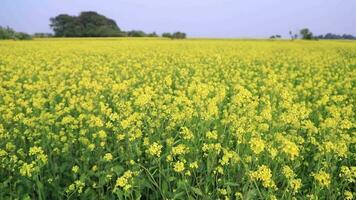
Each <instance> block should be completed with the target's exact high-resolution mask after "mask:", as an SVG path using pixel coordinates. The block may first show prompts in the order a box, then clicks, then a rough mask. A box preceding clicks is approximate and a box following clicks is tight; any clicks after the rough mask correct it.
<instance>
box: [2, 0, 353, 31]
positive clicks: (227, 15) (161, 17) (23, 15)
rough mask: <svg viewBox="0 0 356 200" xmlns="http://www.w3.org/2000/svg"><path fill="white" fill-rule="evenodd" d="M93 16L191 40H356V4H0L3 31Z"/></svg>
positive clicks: (140, 0) (220, 0) (298, 0)
mask: <svg viewBox="0 0 356 200" xmlns="http://www.w3.org/2000/svg"><path fill="white" fill-rule="evenodd" d="M89 10H92V11H97V12H99V13H100V14H103V15H105V16H107V17H109V18H112V19H114V20H115V21H116V22H117V24H118V25H119V26H120V28H121V29H123V30H131V29H140V30H143V31H146V32H152V31H156V32H157V33H162V32H165V31H169V32H172V31H177V30H180V31H184V32H186V33H187V34H188V36H190V37H268V36H270V35H273V34H281V35H283V36H287V35H288V32H289V30H292V31H297V30H298V29H300V28H303V27H308V28H310V29H311V30H312V31H313V32H314V34H324V33H327V32H333V33H337V34H342V33H348V34H353V35H356V0H175V1H173V0H0V25H2V26H10V27H12V28H14V29H15V30H16V31H25V32H28V33H34V32H51V29H50V27H49V25H48V24H49V18H50V17H53V16H56V15H58V14H61V13H67V14H71V15H77V14H79V12H81V11H89Z"/></svg>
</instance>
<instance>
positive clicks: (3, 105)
mask: <svg viewBox="0 0 356 200" xmlns="http://www.w3.org/2000/svg"><path fill="white" fill-rule="evenodd" d="M355 77H356V43H354V42H349V41H342V42H341V41H248V40H198V39H194V40H184V41H178V40H164V39H147V38H143V39H125V38H120V39H117V38H115V39H113V38H106V39H59V38H57V39H38V40H37V39H36V40H32V41H1V42H0V199H25V198H28V197H30V198H33V199H222V198H224V199H236V198H238V199H305V198H306V197H309V198H318V199H343V198H344V199H353V198H354V196H355V189H354V188H355V187H354V186H355V180H356V166H355V155H356V154H355V153H356V152H355V142H356V139H355V138H356V135H355V119H356V118H355V106H354V105H355V83H356V79H355Z"/></svg>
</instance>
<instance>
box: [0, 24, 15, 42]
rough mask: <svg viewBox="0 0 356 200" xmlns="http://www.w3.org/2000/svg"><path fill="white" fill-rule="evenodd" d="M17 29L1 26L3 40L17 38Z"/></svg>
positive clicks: (0, 31)
mask: <svg viewBox="0 0 356 200" xmlns="http://www.w3.org/2000/svg"><path fill="white" fill-rule="evenodd" d="M14 36H15V31H14V30H13V29H11V28H10V27H6V28H5V27H2V26H0V39H1V40H6V39H15V38H14Z"/></svg>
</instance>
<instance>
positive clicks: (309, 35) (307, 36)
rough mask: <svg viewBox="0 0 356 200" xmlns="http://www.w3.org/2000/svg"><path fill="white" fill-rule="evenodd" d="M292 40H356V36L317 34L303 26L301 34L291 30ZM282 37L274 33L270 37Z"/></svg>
mask: <svg viewBox="0 0 356 200" xmlns="http://www.w3.org/2000/svg"><path fill="white" fill-rule="evenodd" d="M289 35H290V38H291V40H294V39H298V38H300V39H303V40H356V37H355V36H353V35H350V34H343V35H337V34H333V33H327V34H325V35H318V36H315V35H314V34H313V32H311V31H310V30H309V29H308V28H303V29H301V30H300V31H299V34H297V33H296V34H293V32H292V31H289ZM275 38H281V36H280V35H273V36H271V37H270V39H275Z"/></svg>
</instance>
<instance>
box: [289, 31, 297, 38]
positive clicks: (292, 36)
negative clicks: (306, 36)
mask: <svg viewBox="0 0 356 200" xmlns="http://www.w3.org/2000/svg"><path fill="white" fill-rule="evenodd" d="M289 36H290V39H291V40H295V39H297V38H298V34H293V32H292V31H289Z"/></svg>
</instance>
